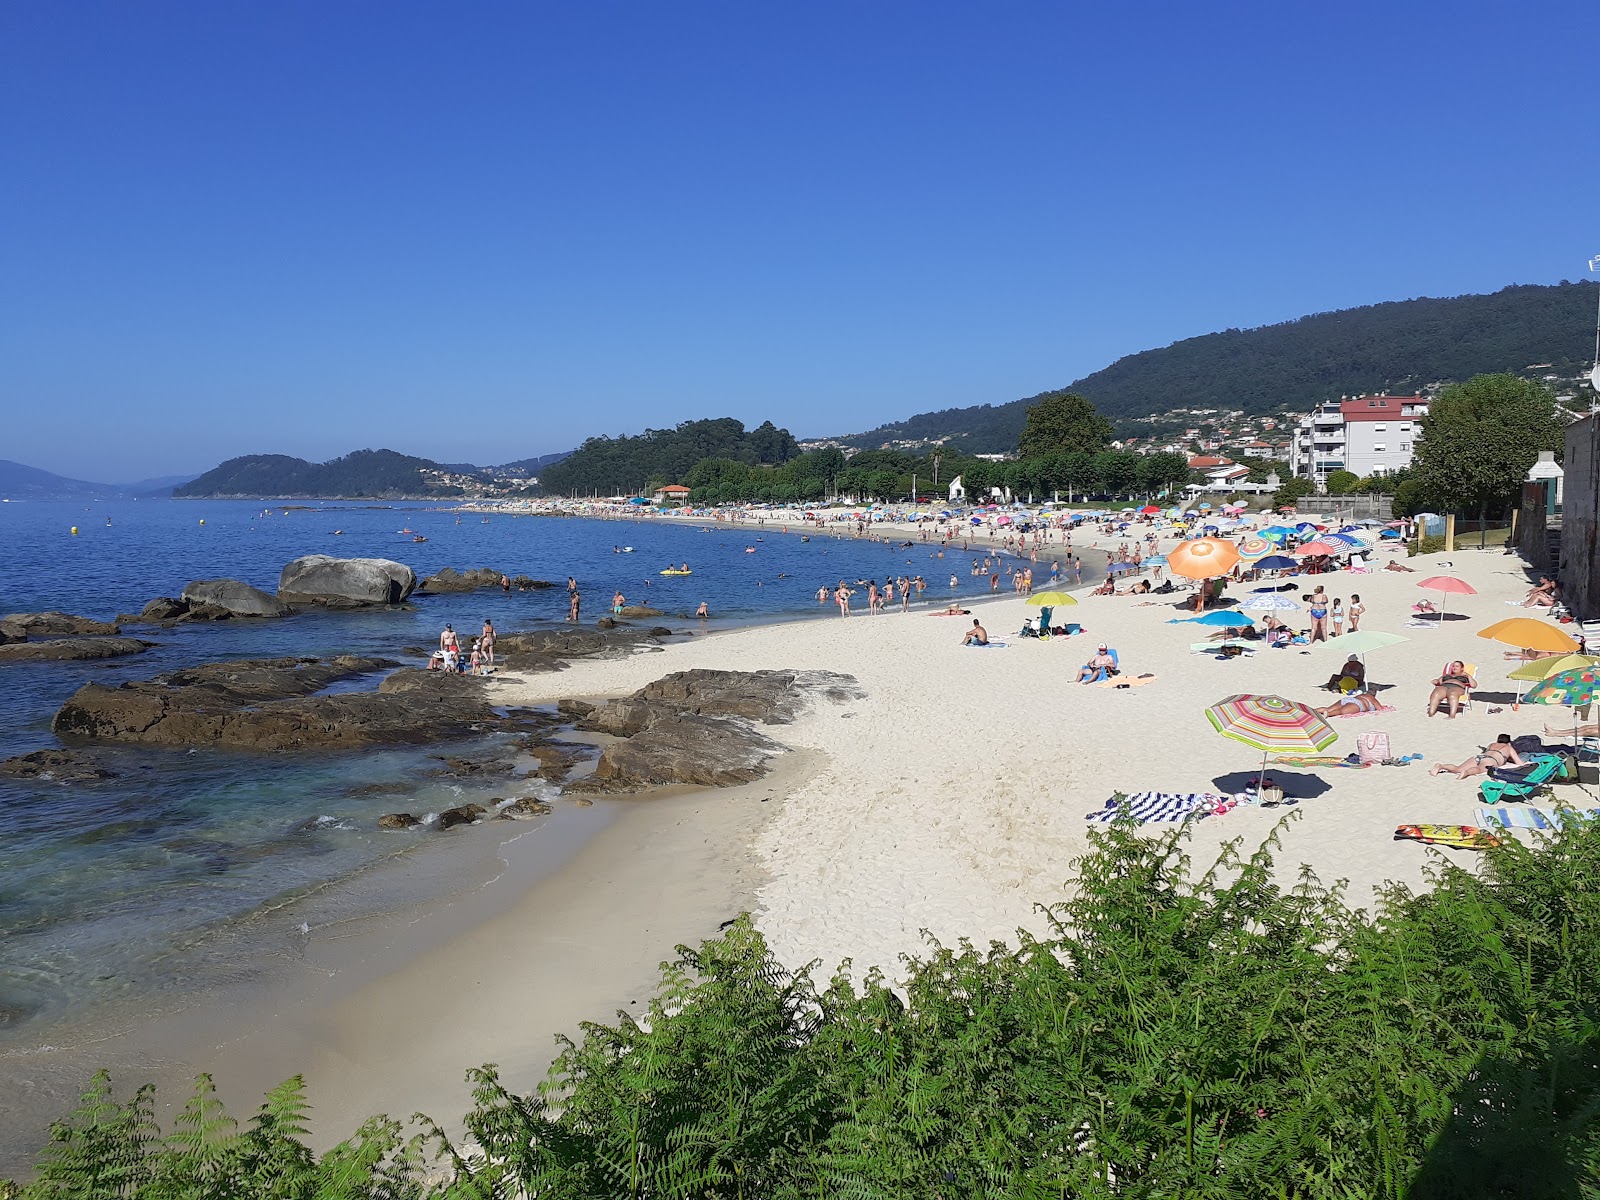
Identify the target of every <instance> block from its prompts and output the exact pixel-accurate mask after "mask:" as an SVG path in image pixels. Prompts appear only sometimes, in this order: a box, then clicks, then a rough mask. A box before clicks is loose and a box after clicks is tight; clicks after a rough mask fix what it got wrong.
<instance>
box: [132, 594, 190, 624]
mask: <svg viewBox="0 0 1600 1200" xmlns="http://www.w3.org/2000/svg"><path fill="white" fill-rule="evenodd" d="M188 611H189V605H188V604H187V603H186V602H185V601H183V600H180V599H178V598H177V597H176V596H157V597H156V598H155V599H154V600H152V601H150V602H149V603H148V604H146V605H145V606H144V608H143V609H141V610H140V612H139V615H140V616H141V617H143V618H144V619H145V620H147V621H172V620H175V619H177V618H178V617H181V616H183V614H184V613H186V612H188Z"/></svg>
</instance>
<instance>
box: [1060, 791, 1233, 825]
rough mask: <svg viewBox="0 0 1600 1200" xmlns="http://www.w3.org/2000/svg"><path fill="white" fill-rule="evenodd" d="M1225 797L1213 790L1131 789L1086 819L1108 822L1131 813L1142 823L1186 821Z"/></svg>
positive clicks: (1209, 810)
mask: <svg viewBox="0 0 1600 1200" xmlns="http://www.w3.org/2000/svg"><path fill="white" fill-rule="evenodd" d="M1225 799H1226V797H1224V796H1219V795H1216V794H1215V793H1213V792H1130V793H1128V794H1127V795H1126V796H1123V797H1122V798H1121V799H1120V800H1119V799H1118V798H1117V797H1116V796H1112V797H1111V798H1110V799H1109V800H1107V801H1106V803H1105V807H1104V808H1098V809H1096V810H1095V811H1094V812H1092V813H1088V814H1086V815H1085V816H1084V820H1086V821H1099V822H1100V823H1101V824H1106V825H1109V824H1110V823H1111V822H1112V821H1117V820H1121V819H1122V818H1125V817H1131V818H1132V819H1133V820H1135V821H1137V822H1138V823H1139V824H1141V825H1149V824H1152V823H1154V822H1157V821H1187V820H1189V819H1190V818H1191V817H1203V816H1207V815H1209V814H1210V812H1211V810H1212V809H1214V808H1215V807H1216V806H1217V805H1218V804H1221V803H1222V802H1223V800H1225Z"/></svg>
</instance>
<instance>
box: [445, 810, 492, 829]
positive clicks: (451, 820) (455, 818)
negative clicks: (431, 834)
mask: <svg viewBox="0 0 1600 1200" xmlns="http://www.w3.org/2000/svg"><path fill="white" fill-rule="evenodd" d="M488 811H489V810H488V809H487V808H485V807H484V806H483V805H481V804H459V805H457V806H456V807H455V808H447V809H445V810H444V811H443V812H442V813H440V814H439V828H440V829H454V828H455V827H456V826H457V825H471V824H472V823H473V822H474V821H476V820H477V819H478V818H479V817H481V816H483V814H484V813H486V812H488Z"/></svg>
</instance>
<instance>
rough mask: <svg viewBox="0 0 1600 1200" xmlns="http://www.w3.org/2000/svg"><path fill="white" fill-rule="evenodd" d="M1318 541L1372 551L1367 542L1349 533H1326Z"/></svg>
mask: <svg viewBox="0 0 1600 1200" xmlns="http://www.w3.org/2000/svg"><path fill="white" fill-rule="evenodd" d="M1317 541H1319V542H1332V543H1333V544H1334V545H1336V546H1347V547H1350V548H1352V549H1356V550H1367V549H1370V546H1369V545H1368V543H1367V542H1365V541H1363V540H1362V539H1361V538H1358V537H1356V536H1355V535H1354V534H1349V533H1325V534H1323V535H1322V536H1321V537H1319V538H1318V539H1317Z"/></svg>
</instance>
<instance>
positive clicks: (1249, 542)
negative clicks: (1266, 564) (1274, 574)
mask: <svg viewBox="0 0 1600 1200" xmlns="http://www.w3.org/2000/svg"><path fill="white" fill-rule="evenodd" d="M1238 547H1239V557H1240V558H1260V557H1261V556H1262V555H1265V554H1271V553H1272V552H1273V551H1274V550H1276V549H1277V548H1278V547H1277V546H1276V545H1274V544H1273V543H1272V542H1271V541H1270V540H1269V539H1267V538H1264V537H1262V536H1261V535H1260V534H1258V533H1247V534H1245V536H1244V537H1242V538H1240V539H1239V541H1238Z"/></svg>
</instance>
